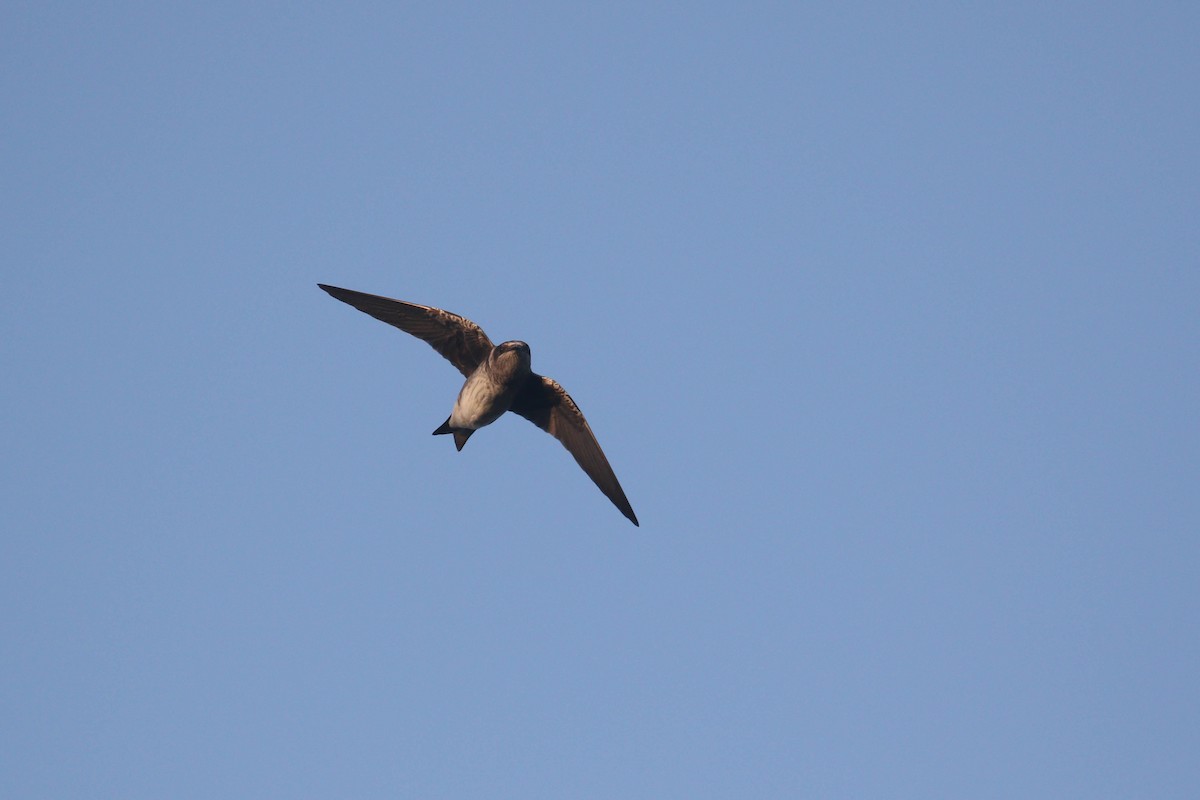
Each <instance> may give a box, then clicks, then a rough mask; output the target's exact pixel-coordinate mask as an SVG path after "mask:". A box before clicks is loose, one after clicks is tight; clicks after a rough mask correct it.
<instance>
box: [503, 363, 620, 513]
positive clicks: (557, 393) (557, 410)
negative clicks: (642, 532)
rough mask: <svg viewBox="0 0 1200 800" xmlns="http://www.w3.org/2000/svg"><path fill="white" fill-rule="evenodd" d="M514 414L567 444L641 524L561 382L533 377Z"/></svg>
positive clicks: (585, 468) (515, 404)
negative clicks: (560, 384)
mask: <svg viewBox="0 0 1200 800" xmlns="http://www.w3.org/2000/svg"><path fill="white" fill-rule="evenodd" d="M509 410H510V411H514V412H516V413H517V414H520V415H521V416H522V417H524V418H525V419H527V420H529V421H530V422H532V423H533V424H534V425H537V426H538V427H539V428H541V429H542V430H544V431H546V432H547V433H549V434H550V435H551V436H553V437H554V438H555V439H558V440H559V441H560V442H562V443H563V447H565V448H567V451H568V452H569V453H570V454H571V455H573V456H575V460H576V461H578V462H579V466H581V467H583V471H584V472H586V473H587V475H588V477H589V478H591V479H592V481H593V482H594V483H595V484H596V485H597V486H599V487H600V491H602V492H604V495H605V497H607V498H608V499H609V500H611V501H612V502H613V505H615V506H616V507H617V508H618V509H620V511H621V513H622V514H624V515H625V516H626V517H628V518H629V521H630V522H632V523H633V524H634V525H637V524H638V521H637V516H636V515H635V514H634V513H633V506H631V505H629V500H628V498H626V497H625V492H624V491H622V490H621V484H620V483H619V482H618V481H617V476H616V474H615V473H613V471H612V467H610V466H609V465H608V459H607V458H605V457H604V451H603V450H601V449H600V444H599V443H598V442H597V441H596V437H595V435H593V434H592V429H591V428H590V427H588V424H587V420H586V419H584V418H583V414H582V412H580V410H579V406H577V405H575V401H574V400H572V399H571V395H569V394H567V392H566V390H565V389H563V387H562V386H559V384H558V382H557V381H555V380H552V379H550V378H547V377H544V376H542V375H537V374H532V375H530V376H529V380H528V381H527V382H526V383H525V385H524V386H523V387H521V390H520V391H519V392H518V393H517V396H516V397H515V398H514V399H513V403H512V406H510V407H509Z"/></svg>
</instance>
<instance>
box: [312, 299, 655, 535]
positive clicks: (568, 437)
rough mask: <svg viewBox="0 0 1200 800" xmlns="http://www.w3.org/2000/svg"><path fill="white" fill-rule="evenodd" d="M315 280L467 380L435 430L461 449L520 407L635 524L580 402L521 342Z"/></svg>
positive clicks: (425, 308) (438, 312)
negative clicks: (421, 343)
mask: <svg viewBox="0 0 1200 800" xmlns="http://www.w3.org/2000/svg"><path fill="white" fill-rule="evenodd" d="M317 286H319V287H321V288H322V289H324V290H325V291H326V292H328V293H329V294H330V295H331V296H332V297H335V298H337V299H338V300H341V301H342V302H343V303H348V304H349V305H352V306H354V307H355V308H357V309H358V310H359V311H362V312H363V313H365V314H370V315H371V316H372V317H374V318H375V319H377V320H381V321H383V322H386V323H387V324H389V325H394V326H396V327H397V328H399V329H400V330H402V331H404V332H405V333H411V334H412V335H413V336H416V337H417V338H418V339H423V340H425V342H426V343H428V344H429V345H430V346H431V347H433V349H434V350H436V351H438V353H440V354H441V355H442V356H443V357H444V358H445V359H446V360H447V361H449V362H450V363H451V364H453V365H454V366H455V367H457V368H458V371H459V372H461V373H462V374H463V376H464V377H465V378H466V379H467V380H466V382H465V383H464V384H463V387H462V389H461V390H460V391H459V393H458V399H457V400H456V401H455V402H454V410H453V411H451V412H450V416H449V417H448V418H447V419H446V421H445V422H443V423H442V424H441V426H440V427H438V429H437V430H435V431H434V432H433V435H434V436H438V435H440V434H447V433H448V434H451V435H453V436H454V446H455V447H457V448H458V449H459V450H462V449H463V445H465V444H466V443H467V439H469V438H470V437H471V434H473V433H474V432H475V431H477V430H479V429H480V428H482V427H483V426H485V425H491V424H492V423H493V422H495V421H496V420H497V419H499V418H500V416H501V415H502V414H503V413H504V412H505V411H512V412H513V413H515V414H520V415H521V416H522V417H524V418H525V419H527V420H529V421H530V422H532V423H533V424H534V425H537V426H538V427H539V428H541V429H542V430H544V431H546V432H547V433H549V434H550V435H551V436H553V437H554V438H556V439H558V440H559V441H560V442H562V444H563V447H565V448H567V452H569V453H570V454H571V455H572V456H574V457H575V460H576V461H577V462H579V466H581V467H583V471H584V472H586V473H587V476H588V477H589V478H591V479H592V481H593V482H594V483H595V484H596V486H598V487H600V491H602V492H604V496H605V497H607V498H608V499H609V500H611V501H612V503H613V505H615V506H616V507H617V508H618V509H619V510H620V512H621V513H622V514H624V515H625V516H626V517H628V518H629V521H630V522H632V523H633V524H634V525H637V524H638V520H637V516H636V515H635V514H634V513H633V506H631V505H629V500H628V499H627V498H626V497H625V492H624V491H622V489H621V484H620V483H619V482H618V481H617V476H616V474H615V473H614V472H613V470H612V467H610V466H609V465H608V459H607V458H605V457H604V451H603V450H601V449H600V444H599V443H598V442H597V441H596V437H595V435H593V434H592V429H591V428H590V427H589V426H588V424H587V420H586V419H584V418H583V413H582V412H580V410H579V406H577V405H575V401H574V400H572V399H571V396H570V395H569V394H567V392H566V390H565V389H563V387H562V386H560V385H559V384H558V382H557V381H555V380H553V379H552V378H547V377H545V376H544V375H538V374H537V373H536V372H534V371H532V370H531V369H530V357H529V345H527V344H525V342H520V341H510V342H501V343H500V344H497V345H493V344H492V340H491V339H489V338H488V336H487V334H486V333H484V332H483V329H482V328H480V327H479V326H478V325H476V324H475V323H474V322H472V321H471V320H469V319H467V318H465V317H460V316H458V315H457V314H451V313H450V312H449V311H443V310H442V309H440V308H432V307H430V306H422V305H418V304H416V303H406V302H404V301H403V300H393V299H392V298H390V297H380V296H379V295H376V294H365V293H364V292H356V291H353V290H351V289H339V288H338V287H336V286H326V285H325V284H323V283H318V284H317Z"/></svg>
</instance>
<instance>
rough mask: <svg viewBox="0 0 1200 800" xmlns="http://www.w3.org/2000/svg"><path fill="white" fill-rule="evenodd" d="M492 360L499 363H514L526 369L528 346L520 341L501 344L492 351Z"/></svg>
mask: <svg viewBox="0 0 1200 800" xmlns="http://www.w3.org/2000/svg"><path fill="white" fill-rule="evenodd" d="M492 358H493V359H495V360H497V361H501V362H509V363H512V362H514V361H515V362H516V363H518V364H523V365H525V366H526V367H528V366H529V364H530V357H529V345H527V344H525V343H524V342H521V341H516V340H514V341H511V342H502V343H500V344H498V345H496V349H494V350H492Z"/></svg>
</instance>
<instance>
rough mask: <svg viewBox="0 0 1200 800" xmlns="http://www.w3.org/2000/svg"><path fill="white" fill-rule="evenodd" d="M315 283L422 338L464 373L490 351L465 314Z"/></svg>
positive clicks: (479, 329) (488, 340)
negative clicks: (459, 314)
mask: <svg viewBox="0 0 1200 800" xmlns="http://www.w3.org/2000/svg"><path fill="white" fill-rule="evenodd" d="M317 286H320V287H321V288H322V289H324V290H325V291H326V292H328V293H329V294H330V295H331V296H333V297H336V298H337V299H338V300H341V301H342V302H343V303H349V304H350V305H352V306H354V307H355V308H357V309H358V310H359V311H362V312H363V313H364V314H370V315H371V316H372V317H374V318H375V319H377V320H381V321H383V322H386V323H387V324H388V325H395V326H396V327H397V328H399V329H400V330H402V331H404V332H405V333H411V334H412V335H413V336H416V337H417V338H418V339H424V340H425V341H426V342H428V343H429V345H430V346H431V347H433V349H434V350H437V351H438V352H439V353H441V354H442V355H443V356H444V357H445V358H446V360H447V361H449V362H450V363H451V364H453V365H454V366H456V367H458V371H459V372H461V373H462V374H463V375H465V376H469V375H470V374H471V373H472V372H474V371H475V368H476V367H478V366H479V363H480V362H481V361H483V360H484V359H485V358H487V355H488V353H490V352H491V350H492V340H491V339H489V338H488V336H487V334H486V333H484V332H483V329H482V328H480V327H479V326H478V325H476V324H475V323H474V322H471V320H469V319H467V318H466V317H460V316H458V315H457V314H451V313H450V312H449V311H443V310H442V309H440V308H432V307H430V306H422V305H417V304H416V303H406V302H404V301H403V300H393V299H392V298H390V297H380V296H379V295H377V294H366V293H364V292H356V291H353V290H352V289H339V288H338V287H336V286H326V285H325V284H323V283H318V284H317Z"/></svg>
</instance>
